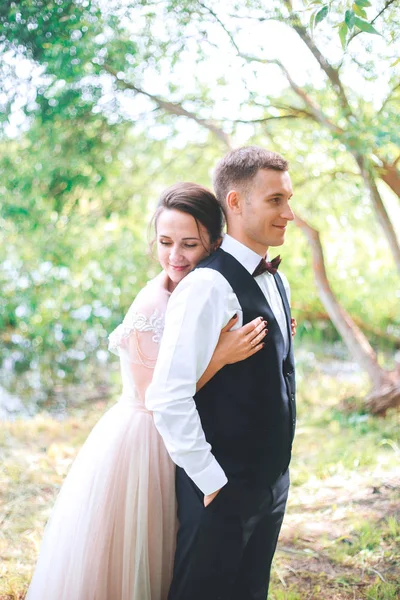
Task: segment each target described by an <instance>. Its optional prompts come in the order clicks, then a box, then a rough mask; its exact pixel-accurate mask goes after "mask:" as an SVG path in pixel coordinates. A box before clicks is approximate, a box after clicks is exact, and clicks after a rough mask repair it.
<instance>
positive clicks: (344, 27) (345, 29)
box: [339, 23, 348, 50]
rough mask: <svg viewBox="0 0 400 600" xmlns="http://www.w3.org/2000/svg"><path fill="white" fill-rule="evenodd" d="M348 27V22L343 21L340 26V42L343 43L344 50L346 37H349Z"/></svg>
mask: <svg viewBox="0 0 400 600" xmlns="http://www.w3.org/2000/svg"><path fill="white" fill-rule="evenodd" d="M347 32H348V27H347V25H346V23H342V24H341V25H340V27H339V37H340V42H341V44H342V48H343V50H344V49H345V48H346V38H347Z"/></svg>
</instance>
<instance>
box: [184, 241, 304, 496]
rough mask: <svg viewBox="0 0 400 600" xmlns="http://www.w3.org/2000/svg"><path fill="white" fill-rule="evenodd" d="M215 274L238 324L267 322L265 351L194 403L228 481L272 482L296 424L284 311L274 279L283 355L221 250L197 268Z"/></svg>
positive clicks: (243, 273)
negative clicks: (238, 313) (237, 309)
mask: <svg viewBox="0 0 400 600" xmlns="http://www.w3.org/2000/svg"><path fill="white" fill-rule="evenodd" d="M202 267H207V268H209V269H215V270H217V271H219V272H220V273H221V274H222V275H223V276H224V277H225V279H227V281H228V282H229V283H230V285H231V287H232V289H233V291H234V292H235V294H236V296H237V298H238V300H239V303H240V305H241V307H242V310H243V324H245V323H249V322H250V321H252V320H253V319H255V318H256V317H258V316H262V317H264V319H266V320H267V321H268V334H267V336H266V338H265V340H264V341H265V342H266V344H265V347H264V348H263V349H262V350H260V351H259V352H257V353H256V354H254V355H253V356H251V357H250V358H248V359H246V360H244V361H241V362H238V363H235V364H233V365H227V366H226V367H224V368H223V369H221V370H220V371H219V372H218V373H217V374H216V375H215V376H214V377H213V378H212V379H211V380H210V381H209V382H208V383H207V384H206V385H205V386H204V387H203V388H202V389H201V390H200V391H199V392H197V394H196V395H195V402H196V406H197V409H198V411H199V414H200V418H201V422H202V426H203V429H204V433H205V435H206V438H207V441H208V442H209V443H210V444H211V446H212V452H213V454H214V456H215V458H216V459H217V460H218V462H219V463H220V465H221V466H222V468H223V469H224V471H225V472H226V474H227V477H228V479H236V480H241V481H244V482H248V483H249V484H252V485H256V486H262V487H264V486H266V485H270V484H272V483H274V481H276V479H277V478H278V477H279V475H280V474H281V473H282V472H284V471H285V470H286V469H287V467H288V465H289V462H290V456H291V448H292V441H293V436H294V428H295V420H296V404H295V374H294V358H293V347H292V336H291V328H290V308H289V304H288V300H287V297H286V293H285V289H284V287H283V283H282V280H281V278H280V277H279V275H278V274H276V275H275V276H274V279H275V283H276V285H277V287H278V290H279V293H280V295H281V298H282V301H283V306H284V309H285V315H286V322H287V329H288V337H289V352H288V355H287V356H285V355H284V340H283V337H282V333H281V330H280V328H279V325H278V322H277V320H276V318H275V316H274V314H273V312H272V310H271V308H270V306H269V304H268V302H267V300H266V299H265V297H264V294H263V293H262V291H261V290H260V288H259V286H258V284H257V282H256V281H255V280H254V278H253V277H252V275H250V274H249V272H248V271H247V270H246V269H245V268H244V267H243V266H242V265H241V264H240V263H239V262H238V261H237V260H236V259H235V258H234V257H233V256H232V255H231V254H229V253H227V252H224V251H223V250H222V249H219V250H217V251H216V252H214V253H213V254H212V255H211V256H210V257H208V258H206V259H205V260H204V261H202V262H201V263H200V264H199V265H198V267H197V268H202Z"/></svg>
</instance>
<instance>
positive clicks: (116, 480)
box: [26, 183, 267, 600]
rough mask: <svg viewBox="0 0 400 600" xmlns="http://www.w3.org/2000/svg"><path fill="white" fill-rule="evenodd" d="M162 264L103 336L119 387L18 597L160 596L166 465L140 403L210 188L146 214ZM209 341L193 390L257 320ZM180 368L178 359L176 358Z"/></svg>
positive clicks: (158, 599) (169, 195)
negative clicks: (211, 346) (116, 361)
mask: <svg viewBox="0 0 400 600" xmlns="http://www.w3.org/2000/svg"><path fill="white" fill-rule="evenodd" d="M154 225H155V231H156V243H157V252H158V259H159V262H160V264H161V267H162V268H163V270H162V272H161V273H160V274H159V275H158V276H157V277H155V279H153V280H152V281H150V282H149V283H148V284H147V286H145V288H143V289H142V290H141V291H140V293H139V294H138V295H137V297H136V299H135V300H134V302H133V304H132V305H131V307H130V309H129V310H128V313H127V315H126V316H125V318H124V320H123V322H122V323H121V325H119V326H118V327H117V328H116V329H115V331H113V332H112V333H111V335H110V336H109V349H110V351H111V352H113V353H115V354H117V355H118V356H119V358H120V364H121V373H122V384H123V387H122V394H121V397H120V399H119V401H118V402H117V403H116V404H115V405H114V406H113V407H112V408H111V409H109V410H108V411H107V412H106V413H105V414H104V415H103V417H102V418H101V419H100V420H99V422H98V423H97V425H96V426H95V427H94V429H93V430H92V432H91V433H90V435H89V437H88V439H87V440H86V442H85V444H84V445H83V447H82V449H81V450H80V452H79V454H78V456H77V458H76V460H75V462H74V464H73V465H72V467H71V469H70V472H69V474H68V476H67V478H66V480H65V482H64V484H63V486H62V489H61V491H60V493H59V496H58V498H57V501H56V503H55V506H54V509H53V512H52V515H51V517H50V519H49V522H48V524H47V526H46V529H45V533H44V537H43V542H42V546H41V550H40V554H39V558H38V561H37V565H36V569H35V572H34V574H33V578H32V581H31V584H30V587H29V590H28V594H27V596H26V598H27V600H165V599H166V597H167V593H168V589H169V584H170V580H171V576H172V567H173V558H174V549H175V534H176V506H175V489H174V478H175V467H174V464H173V463H172V461H171V459H170V458H169V456H168V454H167V451H166V449H165V447H164V445H163V442H162V440H161V437H160V436H159V434H158V432H157V430H156V428H155V426H154V424H153V420H152V415H151V413H149V412H148V411H147V410H146V408H145V405H144V399H145V392H146V389H147V387H148V385H149V384H150V382H151V378H152V373H153V369H154V366H155V363H156V360H157V353H158V347H159V342H160V339H161V336H162V333H163V324H164V314H165V311H166V309H167V304H168V300H169V297H170V295H171V293H172V292H173V290H174V288H175V287H176V286H177V285H178V283H179V282H180V281H181V280H182V279H183V278H184V277H185V276H186V275H187V274H188V273H189V272H190V271H191V270H192V269H193V268H195V267H196V265H197V264H198V262H199V261H200V260H202V259H203V258H204V257H206V256H207V255H208V254H210V253H211V252H212V251H213V250H215V249H216V248H217V246H218V245H219V243H220V240H221V235H222V233H221V232H222V225H223V215H222V212H221V208H220V206H219V204H218V202H217V200H216V198H215V196H214V195H213V194H212V193H211V192H210V191H208V190H207V189H206V188H203V187H201V186H199V185H196V184H193V183H179V184H176V185H174V186H172V187H171V188H169V189H167V190H166V191H165V192H164V193H163V194H162V196H161V198H160V200H159V203H158V208H157V210H156V213H155V216H154ZM236 320H237V319H235V317H234V316H233V318H232V319H231V320H230V321H229V323H228V324H227V325H226V327H225V328H224V329H223V330H222V332H221V336H220V338H219V343H218V345H217V348H216V350H215V353H214V355H213V357H212V360H211V362H210V364H209V366H208V367H207V369H206V371H205V373H203V375H202V376H201V378H200V380H199V382H198V385H197V387H198V389H199V388H200V387H202V386H203V385H205V383H206V382H207V381H208V380H209V379H210V378H211V377H212V376H213V375H214V374H215V373H216V372H217V371H218V370H219V369H221V368H222V367H223V366H224V365H226V364H228V363H234V362H237V361H240V360H244V359H245V358H247V357H249V356H251V355H252V354H254V353H255V352H257V351H258V350H260V349H261V347H262V345H263V341H262V340H263V338H264V336H265V335H266V333H267V329H266V323H265V322H264V321H263V320H262V319H261V318H257V319H255V320H254V321H252V322H251V323H249V324H247V325H245V326H244V327H242V328H240V329H237V330H233V331H230V329H231V328H232V327H234V325H235V321H236ZM183 368H184V366H183Z"/></svg>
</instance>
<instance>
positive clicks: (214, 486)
mask: <svg viewBox="0 0 400 600" xmlns="http://www.w3.org/2000/svg"><path fill="white" fill-rule="evenodd" d="M188 475H189V473H188ZM189 477H190V478H191V479H192V480H193V481H194V483H195V484H196V485H197V487H198V488H200V489H201V491H202V492H203V494H205V495H208V494H212V493H213V492H216V491H217V490H219V489H221V488H222V487H224V485H226V484H227V483H228V479H227V477H226V475H225V472H224V470H223V469H222V467H221V466H220V465H219V463H218V462H217V461H216V460H215V458H214V460H213V461H212V463H211V464H210V465H208V467H206V468H205V469H203V471H201V472H200V473H197V474H196V475H189Z"/></svg>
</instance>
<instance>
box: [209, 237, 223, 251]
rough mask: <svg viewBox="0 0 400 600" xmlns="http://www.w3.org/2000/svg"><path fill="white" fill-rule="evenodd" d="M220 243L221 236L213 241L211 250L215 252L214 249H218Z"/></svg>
mask: <svg viewBox="0 0 400 600" xmlns="http://www.w3.org/2000/svg"><path fill="white" fill-rule="evenodd" d="M221 244H222V237H220V238H218V239H217V241H216V242H214V244H213V245H212V246H211V252H215V251H216V250H218V248H219V247H220V245H221Z"/></svg>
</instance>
